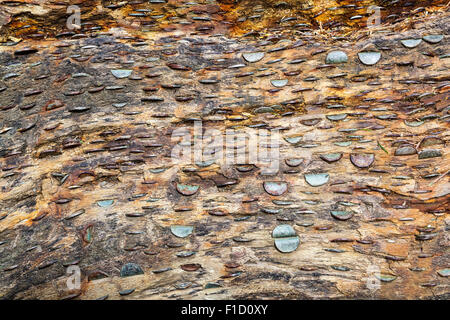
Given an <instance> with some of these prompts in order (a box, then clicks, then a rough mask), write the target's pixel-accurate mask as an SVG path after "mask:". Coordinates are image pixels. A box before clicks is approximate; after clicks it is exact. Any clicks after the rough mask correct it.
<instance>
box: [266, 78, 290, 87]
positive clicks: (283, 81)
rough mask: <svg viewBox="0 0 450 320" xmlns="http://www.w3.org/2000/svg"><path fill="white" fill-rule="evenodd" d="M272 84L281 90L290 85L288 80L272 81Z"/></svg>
mask: <svg viewBox="0 0 450 320" xmlns="http://www.w3.org/2000/svg"><path fill="white" fill-rule="evenodd" d="M270 83H271V84H272V85H273V86H274V87H277V88H281V87H284V86H285V85H287V84H288V80H287V79H278V80H270Z"/></svg>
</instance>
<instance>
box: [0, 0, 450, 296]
mask: <svg viewBox="0 0 450 320" xmlns="http://www.w3.org/2000/svg"><path fill="white" fill-rule="evenodd" d="M160 2H161V3H158V1H150V2H149V1H99V0H92V1H81V0H80V1H70V5H77V4H78V5H79V6H80V8H81V14H82V15H81V23H82V25H81V29H78V30H68V29H67V27H66V20H67V19H68V17H69V16H70V14H68V13H67V7H68V6H69V1H33V0H29V1H2V0H0V41H1V46H0V170H1V171H0V188H1V192H0V297H3V298H4V299H64V298H65V299H69V298H74V299H97V298H109V299H266V298H269V299H330V298H331V299H361V298H363V299H368V298H379V299H414V298H418V299H448V298H449V279H448V275H449V268H450V261H449V246H450V235H449V233H448V230H449V228H450V219H449V217H448V211H449V199H450V197H449V190H450V182H449V176H448V173H449V170H450V159H449V158H450V156H449V152H448V151H449V149H448V143H449V142H448V138H449V130H448V129H449V124H448V122H449V114H450V112H449V110H450V108H449V103H448V97H449V89H450V81H449V72H448V71H449V69H448V68H449V61H450V60H449V52H448V48H449V47H448V37H447V35H448V33H449V25H450V18H449V13H448V5H447V3H446V1H366V0H363V1H328V0H326V1H317V0H315V1H313V0H309V1H272V0H271V1H203V0H202V1H196V2H195V3H194V2H189V1H184V2H183V1H172V0H170V1H160ZM370 5H379V6H382V9H381V24H380V25H378V26H375V27H372V28H367V23H368V22H367V21H368V19H371V14H369V13H368V7H369V6H370ZM429 35H442V36H443V38H442V39H439V37H435V38H432V39H430V38H427V36H429ZM422 38H424V40H422V41H421V42H420V43H419V44H418V45H416V46H413V45H410V44H411V41H410V39H422ZM402 40H407V41H406V42H404V41H403V43H402ZM433 40H436V41H433ZM437 40H439V41H437ZM336 50H339V51H343V52H345V53H346V56H347V61H346V62H343V63H338V64H335V63H331V62H332V61H327V56H328V54H329V53H330V52H333V51H336ZM249 52H263V53H264V54H261V55H262V56H263V57H262V59H261V60H259V61H256V62H248V61H247V60H245V59H244V57H243V55H245V53H249ZM361 52H378V53H380V54H381V59H380V60H379V61H378V62H377V63H376V64H373V65H365V64H363V63H362V62H361V61H360V59H359V56H358V54H359V53H361ZM115 70H130V72H128V73H129V74H126V72H125V74H124V75H123V76H122V74H117V73H116V71H115ZM114 73H115V74H114ZM280 79H286V80H287V84H285V85H284V84H281V83H276V82H271V81H272V80H280ZM274 84H275V85H274ZM276 85H278V86H276ZM198 121H202V126H203V129H202V131H200V132H195V131H194V123H195V122H198ZM183 128H186V130H187V131H188V132H189V133H190V134H191V136H192V141H189V143H188V145H190V144H191V143H192V144H193V143H194V139H195V138H197V137H198V135H202V134H203V135H204V137H205V139H210V140H211V141H209V145H208V146H209V148H210V149H213V150H215V149H216V148H218V147H219V145H216V144H215V143H216V142H217V141H220V139H221V138H222V135H224V134H225V132H226V130H234V132H235V135H236V136H238V133H241V132H242V133H246V134H255V133H256V134H259V135H260V137H261V136H262V135H264V134H269V133H270V134H272V136H273V137H275V138H276V143H275V146H274V145H272V148H276V149H278V153H279V159H280V168H279V170H278V171H276V172H268V171H267V170H263V169H264V168H263V167H264V159H262V160H263V161H261V162H258V163H257V164H255V165H248V164H245V163H235V164H230V163H229V162H227V161H225V158H233V154H234V151H237V150H242V149H241V148H244V147H245V146H246V145H247V144H248V141H247V140H246V139H245V138H243V139H241V140H239V139H238V140H239V141H237V142H236V143H234V142H230V141H227V149H226V151H225V152H224V156H223V158H220V159H216V160H215V161H204V162H192V163H176V162H174V161H173V159H172V157H171V154H172V151H173V150H174V148H175V147H180V144H179V142H180V141H179V139H174V138H173V137H172V136H173V133H174V131H175V132H177V130H181V129H183ZM211 129H214V130H215V131H214V134H208V132H212V131H208V130H211ZM261 129H264V130H261ZM194 137H195V138H194ZM260 144H267V142H264V141H263V142H260ZM185 146H186V145H185ZM243 146H244V147H243ZM244 150H245V149H244ZM268 158H269V159H266V160H268V161H269V162H270V161H271V160H274V159H270V155H269V156H268ZM319 174H323V175H319ZM320 177H323V179H324V181H319V182H318V186H312V185H313V184H314V182H316V181H313V182H312V183H311V180H320V179H319V178H320ZM272 181H275V182H279V183H278V184H268V183H267V182H272ZM264 182H266V184H265V185H264ZM184 185H186V186H184ZM183 186H184V189H183ZM188 194H190V195H188ZM285 224H287V225H291V226H292V227H293V229H294V230H295V233H296V235H297V236H298V238H299V240H300V243H299V245H298V248H297V249H296V250H294V251H293V252H290V253H282V252H280V251H278V250H277V249H276V247H275V246H274V241H276V240H275V239H274V238H273V237H272V231H273V229H274V228H275V227H276V226H277V225H285ZM178 225H180V226H192V227H193V229H192V233H191V234H189V235H188V236H187V237H184V238H180V237H177V236H175V235H174V233H176V232H175V231H173V227H174V226H178ZM128 263H133V264H135V267H136V268H135V269H134V271H133V270H131V271H130V270H129V272H130V273H132V274H133V273H141V274H135V275H132V276H127V277H125V276H124V273H125V271H126V270H125V269H124V266H125V265H126V264H128ZM71 265H77V266H79V267H80V269H81V289H79V290H69V289H68V288H67V284H66V282H67V280H68V275H67V274H66V270H67V268H68V267H69V266H71ZM136 265H138V266H139V267H138V266H136ZM139 269H141V270H139ZM121 270H122V276H121ZM374 270H379V273H377V272H376V271H374ZM140 271H142V272H140ZM373 274H375V276H376V277H375V278H373V276H374V275H373ZM377 281H380V287H379V288H378V289H371V286H370V285H369V286H368V285H367V283H368V282H369V283H371V282H375V283H378V282H377ZM131 289H133V290H131ZM127 290H131V291H130V292H131V293H130V292H127Z"/></svg>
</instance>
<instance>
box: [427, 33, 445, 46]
mask: <svg viewBox="0 0 450 320" xmlns="http://www.w3.org/2000/svg"><path fill="white" fill-rule="evenodd" d="M442 39H444V36H443V35H442V34H430V35H427V36H423V40H425V41H426V42H428V43H431V44H435V43H439V42H441V41H442Z"/></svg>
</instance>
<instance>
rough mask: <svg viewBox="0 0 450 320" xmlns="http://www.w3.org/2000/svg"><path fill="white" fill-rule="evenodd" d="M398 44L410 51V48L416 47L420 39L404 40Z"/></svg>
mask: <svg viewBox="0 0 450 320" xmlns="http://www.w3.org/2000/svg"><path fill="white" fill-rule="evenodd" d="M400 42H401V43H402V45H404V46H405V47H406V48H410V49H411V48H415V47H417V46H418V45H419V44H420V43H421V42H422V39H405V40H400Z"/></svg>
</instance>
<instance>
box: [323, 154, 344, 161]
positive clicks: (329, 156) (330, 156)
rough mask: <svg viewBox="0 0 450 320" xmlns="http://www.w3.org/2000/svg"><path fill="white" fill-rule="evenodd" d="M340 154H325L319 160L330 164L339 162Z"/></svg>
mask: <svg viewBox="0 0 450 320" xmlns="http://www.w3.org/2000/svg"><path fill="white" fill-rule="evenodd" d="M341 158H342V153H327V154H322V155H320V159H322V160H323V161H325V162H328V163H332V162H336V161H339V160H341Z"/></svg>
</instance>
